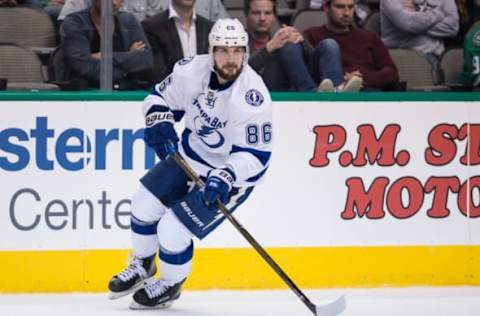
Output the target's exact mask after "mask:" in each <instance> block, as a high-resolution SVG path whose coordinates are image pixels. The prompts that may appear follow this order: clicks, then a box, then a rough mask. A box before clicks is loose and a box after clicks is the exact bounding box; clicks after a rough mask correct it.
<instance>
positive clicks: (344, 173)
mask: <svg viewBox="0 0 480 316" xmlns="http://www.w3.org/2000/svg"><path fill="white" fill-rule="evenodd" d="M407 96H408V94H407ZM140 105H141V102H140V101H139V100H132V101H128V102H127V101H125V102H120V101H109V100H105V101H78V100H77V101H75V100H73V101H68V102H66V101H61V100H59V101H55V100H53V101H41V102H39V101H14V100H10V101H2V102H0V118H1V123H0V182H1V183H2V190H1V191H0V210H1V212H0V231H1V232H2V233H1V234H2V238H1V239H0V268H2V269H3V271H10V272H11V273H9V274H8V275H6V276H4V277H3V278H2V281H3V282H1V284H0V292H64V291H104V290H105V287H106V282H107V280H108V278H109V277H110V276H111V275H112V274H113V273H115V272H116V271H118V270H119V269H120V268H121V267H123V266H124V263H125V261H126V258H127V252H128V251H127V249H128V248H129V247H130V241H129V229H128V228H129V203H130V200H129V199H130V196H131V194H132V193H133V192H134V191H135V189H136V187H137V185H138V182H137V179H138V178H139V177H141V175H142V174H144V173H145V171H146V170H147V169H148V168H150V167H151V166H152V165H153V164H154V163H155V161H154V155H152V153H151V152H149V151H148V150H146V149H145V146H144V144H143V141H142V140H141V134H142V133H143V130H142V124H143V123H142V115H141V111H140ZM479 118H480V103H479V102H471V101H468V102H467V101H465V100H448V101H435V102H431V101H414V100H411V101H408V102H398V101H393V100H392V101H388V100H380V101H378V100H377V101H376V102H369V101H366V100H356V101H355V100H344V101H337V102H325V101H321V100H317V101H304V102H298V101H296V100H292V101H282V102H275V104H274V130H275V131H274V141H275V147H274V153H273V156H272V161H271V166H270V168H269V171H268V173H267V177H266V179H265V181H264V183H262V184H261V185H260V186H258V188H256V189H255V190H254V193H253V194H252V196H251V198H249V200H248V201H247V202H246V203H245V205H244V206H242V208H240V209H239V210H238V212H237V214H236V216H237V218H238V219H239V220H240V221H241V222H242V224H244V226H245V227H246V228H247V230H249V231H250V232H251V233H252V234H253V235H254V236H255V238H256V239H258V241H259V242H260V243H261V244H262V245H264V246H265V247H266V248H267V249H268V250H269V251H271V253H272V255H273V257H274V258H275V259H276V260H278V263H279V264H280V265H281V266H282V267H283V268H284V269H285V271H286V272H287V273H288V274H289V275H291V276H292V278H294V279H295V281H297V282H298V284H299V285H300V286H301V287H305V288H320V287H352V286H353V287H355V286H359V287H360V286H372V287H374V286H384V285H391V286H408V285H422V284H423V285H425V284H426V285H458V284H474V285H480V276H479V273H478V272H477V271H476V270H478V269H475V268H474V267H478V266H479V263H480V262H479V261H480V219H479V217H480V172H479V170H480V167H479V164H480V150H479V148H480V121H479ZM262 136H263V135H261V134H260V135H259V139H260V140H261V139H262ZM239 262H240V263H241V264H239ZM187 287H188V288H191V289H210V288H226V289H228V288H234V289H250V288H252V289H258V288H269V289H274V288H282V287H284V285H283V284H282V282H281V281H280V280H279V279H278V277H277V276H276V275H275V274H274V273H273V272H272V271H271V269H270V268H269V267H268V265H266V264H265V263H264V262H263V261H262V260H261V258H260V257H259V256H258V255H256V254H255V252H254V251H253V250H251V248H250V247H249V245H248V244H247V243H246V242H245V241H244V240H243V239H242V237H241V236H240V235H239V234H238V232H236V231H235V230H234V229H233V228H232V227H231V226H230V225H229V224H228V223H226V224H225V225H222V226H221V227H220V228H219V229H218V231H217V232H215V234H213V235H212V236H209V237H207V238H206V239H205V240H204V241H202V242H197V243H196V250H195V257H194V267H193V273H192V276H191V278H189V280H188V283H187Z"/></svg>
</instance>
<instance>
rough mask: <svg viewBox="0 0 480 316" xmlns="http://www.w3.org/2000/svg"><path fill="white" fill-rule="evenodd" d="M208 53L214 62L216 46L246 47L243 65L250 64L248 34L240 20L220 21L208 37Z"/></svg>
mask: <svg viewBox="0 0 480 316" xmlns="http://www.w3.org/2000/svg"><path fill="white" fill-rule="evenodd" d="M208 44H209V48H208V52H209V53H210V56H211V57H212V61H213V48H214V47H216V46H229V47H245V57H244V59H243V64H244V65H245V64H246V63H247V62H248V56H249V50H248V34H247V32H245V28H244V27H243V25H242V23H241V22H240V21H239V20H238V19H219V20H217V22H215V24H214V25H213V27H212V30H211V31H210V34H209V35H208Z"/></svg>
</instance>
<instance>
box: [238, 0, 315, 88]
mask: <svg viewBox="0 0 480 316" xmlns="http://www.w3.org/2000/svg"><path fill="white" fill-rule="evenodd" d="M275 7H276V6H275V0H246V1H245V7H244V10H245V15H246V18H247V32H248V34H249V46H250V58H249V61H248V63H249V64H250V66H251V67H252V68H253V69H254V70H255V71H257V72H258V73H259V74H260V75H261V76H262V79H263V81H264V82H265V85H266V86H267V88H268V89H269V90H270V91H289V90H295V91H316V90H317V84H316V83H315V82H314V80H313V79H312V77H311V75H310V72H309V67H308V66H307V62H306V60H305V58H304V56H305V55H306V56H308V55H310V51H311V47H310V46H309V45H308V44H307V43H305V41H304V39H303V36H302V34H300V32H298V30H297V29H295V28H294V27H291V26H283V27H281V28H280V29H278V30H277V31H276V32H274V30H273V28H274V24H275V22H276V21H277V15H276V9H275Z"/></svg>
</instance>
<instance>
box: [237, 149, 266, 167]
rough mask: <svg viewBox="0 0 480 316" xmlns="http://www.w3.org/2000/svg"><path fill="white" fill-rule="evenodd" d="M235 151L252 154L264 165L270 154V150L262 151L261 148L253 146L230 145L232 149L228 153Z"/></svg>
mask: <svg viewBox="0 0 480 316" xmlns="http://www.w3.org/2000/svg"><path fill="white" fill-rule="evenodd" d="M236 152H247V153H250V154H252V155H254V156H255V157H256V158H257V159H258V160H259V161H260V162H261V163H262V165H264V166H266V165H267V163H268V161H269V160H270V156H271V155H272V153H271V152H269V151H262V150H256V149H253V148H245V147H240V146H235V145H233V146H232V151H230V153H231V154H232V153H236Z"/></svg>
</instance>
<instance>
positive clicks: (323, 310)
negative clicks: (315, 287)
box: [315, 295, 346, 316]
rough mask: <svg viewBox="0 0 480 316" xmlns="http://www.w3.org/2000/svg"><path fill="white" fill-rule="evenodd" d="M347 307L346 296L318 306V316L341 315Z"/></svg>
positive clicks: (316, 307)
mask: <svg viewBox="0 0 480 316" xmlns="http://www.w3.org/2000/svg"><path fill="white" fill-rule="evenodd" d="M345 307H346V302H345V296H343V295H342V296H340V297H339V298H337V299H336V300H335V301H333V302H330V303H327V304H324V305H316V306H315V309H316V312H315V315H316V316H336V315H339V314H341V313H342V312H343V311H344V310H345Z"/></svg>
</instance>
